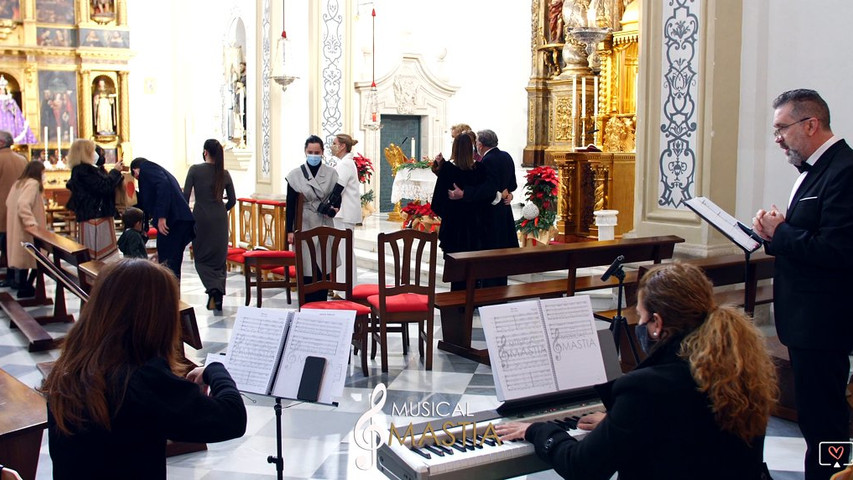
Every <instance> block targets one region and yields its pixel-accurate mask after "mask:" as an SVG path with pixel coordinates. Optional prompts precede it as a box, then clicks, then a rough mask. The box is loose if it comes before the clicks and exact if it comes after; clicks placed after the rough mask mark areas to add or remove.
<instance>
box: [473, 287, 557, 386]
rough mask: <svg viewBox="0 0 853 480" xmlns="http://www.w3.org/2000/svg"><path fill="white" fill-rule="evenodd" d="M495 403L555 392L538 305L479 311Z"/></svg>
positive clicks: (527, 304)
mask: <svg viewBox="0 0 853 480" xmlns="http://www.w3.org/2000/svg"><path fill="white" fill-rule="evenodd" d="M479 310H480V321H481V322H482V324H483V331H484V333H485V335H486V342H487V343H488V345H489V359H490V360H491V363H492V370H493V372H495V389H496V393H497V397H498V400H499V401H504V400H513V399H516V398H524V397H529V396H533V395H538V394H542V393H549V392H555V391H557V380H556V376H555V373H554V369H553V366H552V363H551V352H550V350H549V345H548V339H547V336H546V334H545V325H544V322H543V318H542V313H541V311H540V310H539V302H538V301H532V302H517V303H509V304H505V305H491V306H484V307H480V309H479Z"/></svg>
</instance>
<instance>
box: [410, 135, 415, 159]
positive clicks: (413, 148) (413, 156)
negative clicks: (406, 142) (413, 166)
mask: <svg viewBox="0 0 853 480" xmlns="http://www.w3.org/2000/svg"><path fill="white" fill-rule="evenodd" d="M411 157H412V158H415V139H414V138H413V139H412V155H411Z"/></svg>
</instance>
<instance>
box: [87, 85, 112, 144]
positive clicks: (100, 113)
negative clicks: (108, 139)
mask: <svg viewBox="0 0 853 480" xmlns="http://www.w3.org/2000/svg"><path fill="white" fill-rule="evenodd" d="M97 83H98V88H97V90H96V91H95V94H94V95H93V96H92V114H93V115H92V116H93V117H94V121H95V135H99V136H111V135H115V134H116V123H117V122H116V109H115V106H116V94H115V93H114V92H113V91H111V89H110V87H108V86H107V82H106V81H105V80H104V79H103V78H99V79H98V80H97Z"/></svg>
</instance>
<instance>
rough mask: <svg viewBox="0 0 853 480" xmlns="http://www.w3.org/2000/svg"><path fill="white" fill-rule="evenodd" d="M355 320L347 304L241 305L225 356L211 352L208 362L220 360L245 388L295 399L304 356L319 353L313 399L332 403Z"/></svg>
mask: <svg viewBox="0 0 853 480" xmlns="http://www.w3.org/2000/svg"><path fill="white" fill-rule="evenodd" d="M354 324H355V312H354V311H350V310H307V309H306V310H302V311H300V312H296V311H292V310H284V309H277V308H253V307H240V308H239V309H238V310H237V320H236V322H235V323H234V329H233V330H232V332H231V342H230V343H229V344H228V349H227V351H226V354H225V356H222V355H214V354H210V355H208V356H207V363H210V362H220V363H223V364H224V365H225V367H226V368H227V369H228V372H229V373H230V374H231V377H232V378H233V379H234V382H235V383H236V384H237V388H238V389H239V390H241V391H243V392H248V393H257V394H260V395H272V396H275V397H280V398H290V399H296V398H297V396H298V394H299V393H300V383H301V382H302V381H303V380H305V378H306V375H304V374H303V373H304V372H303V370H304V369H305V366H306V359H308V360H309V361H308V362H307V363H308V364H312V362H311V361H310V360H311V358H312V357H313V359H317V358H322V359H325V365H324V366H321V367H320V371H319V372H309V373H311V374H312V375H313V374H316V375H318V376H321V377H322V378H321V379H319V378H318V380H321V381H320V383H319V395H318V398H317V401H318V402H319V403H332V399H333V398H336V397H340V396H341V395H342V394H343V389H344V380H345V379H346V373H347V363H348V361H349V352H350V350H349V345H350V342H351V340H352V332H353V328H354ZM321 363H322V362H321ZM313 365H317V363H316V362H314V363H313ZM315 368H316V367H315ZM303 387H304V386H303ZM315 388H316V386H315Z"/></svg>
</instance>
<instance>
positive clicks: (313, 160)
mask: <svg viewBox="0 0 853 480" xmlns="http://www.w3.org/2000/svg"><path fill="white" fill-rule="evenodd" d="M307 159H308V165H311V166H312V167H316V166H317V165H320V162H322V161H323V156H322V155H308V156H307Z"/></svg>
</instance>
